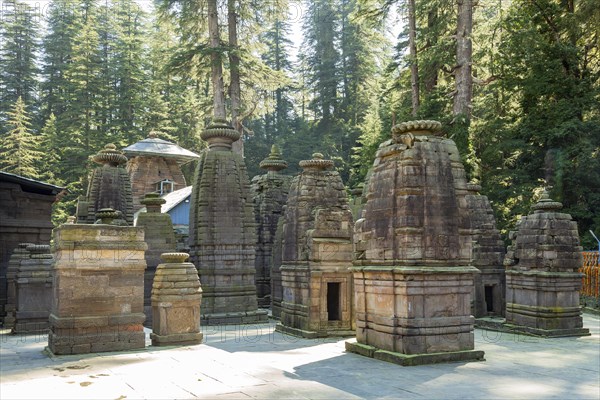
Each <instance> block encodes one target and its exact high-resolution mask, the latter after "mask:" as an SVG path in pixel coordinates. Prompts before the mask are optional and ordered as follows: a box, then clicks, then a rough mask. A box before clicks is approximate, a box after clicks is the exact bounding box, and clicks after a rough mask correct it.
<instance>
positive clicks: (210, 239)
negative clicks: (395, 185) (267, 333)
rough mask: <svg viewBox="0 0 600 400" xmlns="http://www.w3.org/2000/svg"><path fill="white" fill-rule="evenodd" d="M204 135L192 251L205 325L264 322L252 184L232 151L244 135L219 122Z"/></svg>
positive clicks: (194, 199) (194, 196) (192, 213)
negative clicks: (256, 262) (258, 284)
mask: <svg viewBox="0 0 600 400" xmlns="http://www.w3.org/2000/svg"><path fill="white" fill-rule="evenodd" d="M200 137H201V138H202V139H203V140H205V141H207V142H208V151H206V152H204V153H203V154H202V156H201V158H200V161H199V163H198V169H197V170H196V177H195V182H194V189H193V191H192V198H191V204H190V255H191V261H192V263H193V264H194V265H195V266H196V268H198V273H199V274H200V282H201V284H202V290H203V295H202V310H201V312H202V315H201V321H202V324H208V325H210V324H238V323H254V322H261V321H266V320H267V312H266V311H265V310H259V309H258V302H257V297H256V283H255V275H256V269H255V266H254V258H255V247H256V222H255V219H254V207H253V204H252V198H251V194H250V182H249V180H248V173H247V172H246V166H245V164H244V160H243V158H242V156H241V155H239V154H237V153H235V152H233V151H231V144H232V143H233V142H235V141H236V140H238V139H239V138H240V133H239V132H237V131H236V130H234V129H232V128H231V127H230V126H229V125H228V124H227V122H226V121H223V120H216V121H213V123H212V124H211V125H209V126H208V127H207V128H206V129H205V130H204V131H203V132H202V133H201V135H200Z"/></svg>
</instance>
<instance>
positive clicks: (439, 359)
mask: <svg viewBox="0 0 600 400" xmlns="http://www.w3.org/2000/svg"><path fill="white" fill-rule="evenodd" d="M346 351H349V352H351V353H356V354H360V355H361V356H365V357H370V358H374V359H376V360H380V361H386V362H390V363H394V364H399V365H402V366H404V367H409V366H415V365H427V364H440V363H449V362H471V361H485V358H484V352H483V351H481V350H463V351H450V352H444V353H429V354H402V353H396V352H393V351H387V350H381V349H378V348H377V347H374V346H369V345H366V344H362V343H358V342H356V340H349V341H347V342H346Z"/></svg>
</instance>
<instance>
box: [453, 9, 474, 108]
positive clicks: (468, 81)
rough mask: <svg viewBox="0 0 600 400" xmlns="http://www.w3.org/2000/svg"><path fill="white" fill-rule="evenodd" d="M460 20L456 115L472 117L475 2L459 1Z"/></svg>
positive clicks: (455, 98)
mask: <svg viewBox="0 0 600 400" xmlns="http://www.w3.org/2000/svg"><path fill="white" fill-rule="evenodd" d="M457 3H458V19H457V23H456V25H457V30H456V62H457V65H458V68H457V69H456V94H455V95H454V115H459V114H464V115H465V116H466V117H467V119H469V118H470V117H471V98H472V96H473V76H472V74H471V64H472V56H473V45H472V43H471V33H472V31H473V0H457Z"/></svg>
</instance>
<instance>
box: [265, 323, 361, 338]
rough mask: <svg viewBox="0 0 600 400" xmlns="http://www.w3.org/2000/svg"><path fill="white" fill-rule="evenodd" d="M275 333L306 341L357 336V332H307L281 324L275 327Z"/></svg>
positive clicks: (329, 330)
mask: <svg viewBox="0 0 600 400" xmlns="http://www.w3.org/2000/svg"><path fill="white" fill-rule="evenodd" d="M275 331H276V332H280V333H284V334H286V335H292V336H297V337H302V338H306V339H316V338H324V337H349V336H354V335H356V330H339V331H336V330H331V328H328V329H327V330H323V331H305V330H303V329H298V328H292V327H291V326H286V325H283V324H281V323H278V324H277V325H275Z"/></svg>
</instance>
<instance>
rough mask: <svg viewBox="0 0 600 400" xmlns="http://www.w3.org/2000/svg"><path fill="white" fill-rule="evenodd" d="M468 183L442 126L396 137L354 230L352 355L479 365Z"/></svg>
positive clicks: (402, 131)
mask: <svg viewBox="0 0 600 400" xmlns="http://www.w3.org/2000/svg"><path fill="white" fill-rule="evenodd" d="M466 195H467V181H466V177H465V171H464V167H463V165H462V163H461V161H460V157H459V154H458V150H457V148H456V144H455V143H454V141H452V140H451V139H447V138H445V137H444V135H443V134H442V132H441V124H440V123H439V122H437V121H412V122H405V123H402V124H399V125H396V126H394V127H393V128H392V139H391V140H388V141H386V142H384V143H382V144H381V145H380V146H379V150H378V151H377V154H376V158H375V161H374V168H373V173H372V175H371V177H370V179H369V184H368V185H367V194H366V198H367V203H366V204H365V207H364V210H363V214H362V216H363V218H362V219H359V220H358V221H357V222H356V226H355V236H354V244H355V251H356V260H355V262H354V267H353V268H352V270H353V272H354V286H355V296H356V297H355V306H356V325H357V326H356V342H353V341H349V342H346V349H347V350H349V351H352V352H355V353H359V354H362V355H365V356H369V357H374V358H376V359H380V360H385V361H390V362H394V363H398V364H401V365H419V364H431V363H438V362H449V361H474V360H482V359H483V352H482V351H474V350H473V349H474V333H473V331H474V318H473V316H472V315H471V293H472V291H473V279H474V274H475V273H477V272H478V271H477V269H476V268H475V267H473V266H471V265H470V259H471V251H472V237H471V230H470V221H469V210H468V208H467V202H466V199H465V196H466Z"/></svg>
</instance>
